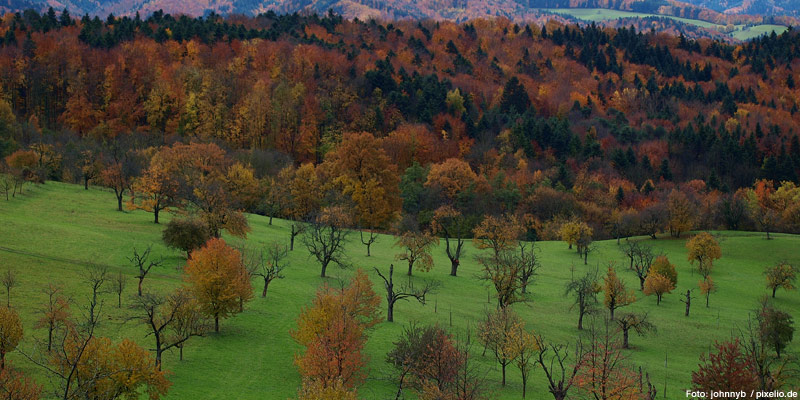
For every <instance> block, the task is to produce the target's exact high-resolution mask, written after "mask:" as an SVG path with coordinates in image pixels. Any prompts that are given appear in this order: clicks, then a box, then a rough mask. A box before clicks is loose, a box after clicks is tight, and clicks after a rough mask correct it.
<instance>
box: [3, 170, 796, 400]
mask: <svg viewBox="0 0 800 400" xmlns="http://www.w3.org/2000/svg"><path fill="white" fill-rule="evenodd" d="M115 206H116V203H115V199H114V196H113V194H112V193H111V192H109V191H106V190H103V189H99V188H91V189H90V190H88V191H84V190H83V188H82V187H81V186H78V185H68V184H61V183H52V182H48V183H47V184H45V185H41V186H27V187H26V192H25V194H23V195H21V196H18V197H16V198H13V199H11V201H5V200H0V221H2V223H0V238H2V239H0V247H2V249H0V272H1V271H3V270H4V269H5V268H9V267H10V268H12V269H13V270H15V271H16V273H17V275H18V279H19V280H20V281H21V282H20V286H19V287H18V288H16V289H15V290H14V291H13V292H12V305H13V306H15V307H16V308H17V309H18V310H20V312H21V314H22V317H23V322H24V325H25V334H26V336H28V337H31V336H34V337H43V335H44V334H45V332H43V331H42V330H36V329H34V328H33V325H34V321H35V319H36V318H37V313H38V311H37V310H39V307H40V305H41V304H42V302H43V301H44V294H43V293H42V292H41V288H42V287H44V286H45V285H46V284H47V283H48V282H57V283H60V284H62V285H64V287H65V289H66V291H67V293H69V294H70V295H71V297H72V298H73V300H74V301H75V303H76V305H75V306H73V308H74V309H78V306H79V305H82V304H85V303H86V299H87V296H88V294H89V292H88V288H87V286H86V285H85V284H83V283H82V279H81V275H80V273H81V271H82V269H83V267H82V266H81V265H82V264H85V262H87V261H91V262H94V263H103V264H108V265H110V266H111V267H112V271H113V272H116V271H122V272H124V273H125V274H128V275H129V276H131V280H130V283H129V285H128V289H127V294H128V295H132V294H133V293H134V292H135V280H134V278H133V272H134V271H133V269H132V268H131V267H130V266H129V263H128V261H127V260H126V257H127V256H129V255H130V254H131V252H132V248H133V247H134V246H136V247H138V248H143V247H145V246H146V245H148V244H152V245H153V251H154V253H155V254H156V255H163V256H164V257H165V259H166V260H167V262H166V264H167V265H166V267H164V268H162V269H161V270H158V271H155V272H154V274H153V276H152V277H148V279H147V280H146V281H145V287H146V288H149V289H153V290H168V289H169V288H173V287H175V286H177V285H180V284H181V278H180V271H179V268H180V267H181V266H182V265H183V263H184V261H185V260H184V259H183V257H182V255H181V254H179V252H177V251H172V250H170V249H167V248H165V247H164V246H163V245H162V244H161V240H160V237H161V229H162V228H163V226H162V225H155V224H153V223H152V215H150V214H146V213H144V212H141V211H136V212H117V211H115ZM165 220H168V216H167V218H165ZM267 221H268V220H267V218H264V217H260V216H250V224H251V226H252V228H253V231H252V233H251V234H250V235H249V237H248V245H251V246H255V245H260V244H264V243H268V242H272V241H281V242H287V241H288V230H287V223H286V222H285V221H282V220H275V222H274V224H273V225H268V223H267ZM719 234H720V235H722V243H721V245H722V251H723V257H722V259H720V260H719V261H718V262H717V263H716V264H715V267H714V268H715V269H714V273H713V276H714V280H715V281H716V282H717V284H718V286H719V292H718V293H716V294H714V295H712V297H711V307H710V308H706V307H705V306H704V305H703V304H702V303H703V302H702V300H701V299H699V298H698V299H696V300H695V301H694V303H693V304H694V305H693V307H692V311H691V316H690V317H688V318H687V317H684V314H683V311H684V305H683V303H681V302H679V301H678V298H679V295H678V293H680V292H684V293H685V292H686V290H687V289H695V288H696V286H697V282H698V276H697V275H696V274H695V275H693V274H692V272H691V268H690V265H689V263H688V262H687V261H686V250H685V247H684V244H685V240H684V239H681V240H673V239H667V238H659V239H658V240H647V243H648V244H651V245H652V246H654V248H655V249H656V250H657V251H659V252H663V253H665V254H666V255H668V256H669V258H670V260H671V261H672V262H673V263H674V264H676V266H677V269H678V272H679V277H678V288H677V290H675V292H674V293H673V294H670V295H666V296H665V298H664V301H663V302H662V304H661V305H660V306H656V299H655V298H654V297H645V296H642V294H641V292H639V291H638V279H636V277H635V275H634V274H633V273H632V272H629V271H627V270H626V269H625V268H624V265H626V264H625V261H624V260H623V257H622V255H621V254H620V253H619V250H618V247H617V244H616V242H615V241H603V242H598V243H597V251H596V252H593V253H592V254H590V256H589V263H590V264H591V265H590V266H584V265H583V263H582V262H581V260H580V259H579V258H578V257H577V256H576V255H575V253H574V251H572V250H568V249H567V246H566V244H564V243H563V242H541V243H539V244H538V246H539V247H540V256H541V260H542V268H541V270H540V275H539V276H538V278H537V279H536V282H535V284H534V285H533V286H532V291H533V293H534V294H533V298H532V301H531V302H530V303H528V304H521V305H516V306H514V307H515V309H516V311H517V312H518V313H519V314H520V315H521V316H522V317H523V318H524V320H525V321H527V323H528V327H529V328H530V329H533V330H535V331H537V332H538V333H540V334H542V335H544V336H545V337H546V338H547V339H548V340H551V341H556V342H567V341H570V340H572V339H574V338H575V337H576V336H577V335H578V334H579V331H578V330H577V329H576V323H577V315H576V313H575V312H574V311H571V310H570V306H571V301H570V299H569V298H566V297H565V296H564V285H565V283H566V282H567V280H568V279H569V277H570V273H571V272H570V268H571V266H573V265H574V266H575V271H576V273H578V274H580V273H583V272H584V271H586V270H587V269H589V268H594V267H595V266H596V265H599V267H600V269H601V270H604V268H605V267H604V266H605V265H606V264H607V263H608V262H609V261H616V262H617V264H618V265H619V268H618V273H619V275H620V276H622V277H623V278H624V279H625V280H626V282H627V284H628V287H629V288H632V289H636V292H637V297H638V298H639V300H638V301H637V302H636V303H635V304H634V305H632V306H630V307H628V308H629V309H630V310H631V311H647V312H648V313H649V315H650V317H651V318H652V320H653V322H654V323H655V325H656V326H657V328H658V331H657V333H656V334H652V335H650V336H648V337H645V338H641V337H638V336H635V335H634V336H632V338H631V344H632V346H633V347H634V348H633V349H632V350H628V351H626V352H625V354H626V355H627V356H628V357H629V359H630V362H631V363H633V364H634V365H637V366H642V367H643V368H644V369H645V370H646V371H648V372H649V373H650V375H651V377H652V378H653V381H654V382H655V383H656V384H657V386H658V387H659V398H661V397H662V395H663V388H664V385H665V384H666V385H667V396H666V398H670V399H677V398H684V397H683V390H684V389H686V388H687V387H688V385H689V384H690V379H691V372H692V370H694V369H696V367H697V364H698V359H699V356H700V354H701V353H703V352H705V351H708V349H709V348H710V347H711V346H712V344H713V343H714V341H715V340H724V339H727V338H730V337H731V335H732V334H735V333H736V332H737V331H738V328H740V327H742V326H743V324H745V323H746V321H747V319H748V314H749V313H750V312H751V310H753V309H754V308H755V307H757V303H758V299H759V297H760V296H762V295H765V294H767V289H766V288H765V285H764V283H765V281H764V277H763V275H762V271H763V268H764V266H766V265H770V264H773V263H775V262H777V261H779V260H786V261H789V262H791V263H794V264H795V265H798V264H800V253H798V251H797V250H798V249H800V236H793V235H782V234H776V235H774V237H775V239H774V240H770V241H767V240H765V239H764V236H763V235H762V234H759V233H747V232H720V233H719ZM353 239H354V240H353V241H352V242H351V243H350V244H349V246H348V249H349V254H350V255H351V256H352V261H353V262H354V264H356V265H357V266H360V267H361V268H364V269H366V270H367V271H369V273H370V275H371V276H372V277H373V282H374V283H376V287H375V290H376V291H377V292H378V293H379V294H381V295H382V293H381V290H382V289H383V288H382V286H377V283H378V281H377V279H376V278H377V277H376V276H375V274H374V272H372V268H373V267H379V268H382V269H386V268H388V266H389V264H390V263H393V262H396V261H394V254H395V253H396V252H397V249H395V248H393V247H392V244H393V240H392V238H390V237H387V236H382V237H381V238H380V239H379V241H378V243H377V244H376V245H375V246H374V247H373V250H372V254H373V256H372V257H369V258H368V257H366V256H365V250H364V246H362V245H361V244H360V243H358V240H357V238H355V237H353ZM640 239H641V238H640ZM642 240H644V239H642ZM9 250H12V251H9ZM477 252H478V251H477V250H475V249H473V248H472V247H470V248H469V254H468V256H467V257H465V258H464V261H463V262H462V267H461V269H460V270H459V277H457V278H453V277H450V276H448V272H449V264H448V263H447V259H446V258H445V256H444V254H443V250H442V248H441V246H440V248H438V249H437V250H436V252H435V255H436V258H435V261H436V266H435V267H434V269H433V270H432V271H431V272H428V273H416V274H415V275H416V276H415V278H414V279H422V278H425V279H433V280H437V281H440V282H441V283H442V287H441V289H440V290H439V292H438V294H436V295H434V296H432V297H431V298H430V299H429V302H428V304H427V305H426V306H422V305H420V304H417V303H411V302H408V303H399V304H398V305H397V307H396V310H395V319H396V322H395V323H382V324H379V325H378V326H377V327H376V329H375V330H374V331H372V332H370V339H369V341H368V344H367V348H366V352H367V354H368V355H369V356H370V361H369V368H370V373H369V378H368V380H367V382H366V383H365V384H364V386H363V387H362V388H361V389H360V391H359V394H360V397H361V398H365V399H385V398H394V391H395V389H394V386H393V383H392V382H391V379H390V377H391V374H392V370H391V368H389V367H388V365H387V364H386V362H385V355H386V353H387V351H389V349H390V348H391V346H392V342H393V341H395V340H396V339H397V338H398V336H399V334H400V332H401V331H402V329H403V327H405V326H407V324H408V323H410V322H412V321H415V322H418V323H422V324H434V323H438V324H440V325H442V326H444V327H446V328H448V329H449V330H450V331H451V332H453V333H454V334H456V335H463V333H464V332H465V330H466V328H467V327H469V328H471V329H474V328H475V326H476V324H477V321H480V320H481V319H482V318H483V315H484V312H485V310H487V309H492V308H493V307H494V303H487V300H486V299H487V293H488V289H487V288H486V287H485V286H484V285H483V284H482V283H481V282H480V281H479V280H477V279H476V278H475V276H476V274H477V273H478V264H477V262H475V261H474V258H473V257H474V256H475V255H476V254H477ZM290 261H291V266H290V268H289V269H288V270H287V273H286V279H283V280H279V281H276V282H274V283H273V284H272V285H271V286H270V292H269V294H268V295H267V297H266V298H265V299H262V298H260V297H259V294H260V290H259V287H258V282H256V281H254V291H255V292H256V293H257V294H256V297H255V298H254V299H253V300H252V301H251V302H250V303H248V304H247V305H246V306H245V308H246V309H245V312H244V313H242V314H240V315H238V316H235V317H233V318H231V319H229V320H224V321H222V322H221V332H220V333H219V334H210V335H208V336H207V337H204V338H198V339H192V340H191V341H190V343H189V344H188V346H187V348H186V351H185V361H183V362H180V361H179V360H178V357H177V354H174V353H173V354H167V355H166V357H165V359H164V367H165V368H166V369H167V370H170V371H171V375H170V379H171V381H172V382H173V383H174V384H173V386H172V388H171V390H170V392H169V395H168V396H167V398H168V399H187V400H188V399H226V400H228V399H237V400H238V399H287V398H290V397H292V396H294V395H295V394H296V390H297V387H298V385H299V384H300V376H299V374H298V372H297V369H296V367H295V366H294V364H293V356H294V354H295V353H296V352H297V351H298V350H299V346H298V345H296V344H295V343H294V342H293V341H292V339H291V338H290V336H289V330H290V329H292V328H293V327H294V326H295V319H296V317H297V315H298V313H299V312H300V309H301V307H303V306H304V305H306V304H308V302H309V301H310V300H311V298H312V297H313V295H314V292H315V289H316V287H317V286H318V285H320V284H321V283H322V282H323V280H322V279H321V278H319V276H318V275H319V267H318V265H317V264H316V263H314V262H313V261H312V260H311V259H310V258H309V257H308V254H307V252H306V251H305V249H304V248H303V247H302V245H298V246H297V247H296V248H295V251H294V252H293V253H291V255H290ZM330 272H331V275H332V276H334V277H333V278H328V280H327V281H328V282H333V281H334V280H335V279H336V278H347V277H349V276H351V275H352V271H351V270H339V269H335V268H334V269H331V270H330ZM2 295H3V296H4V293H2ZM115 296H116V295H115V294H111V293H109V294H105V295H104V301H105V305H104V307H103V313H104V316H105V318H104V320H103V321H104V322H103V324H102V326H101V332H100V334H101V335H104V336H108V337H111V338H113V339H114V340H119V339H120V338H123V337H131V338H133V339H134V340H136V341H138V342H140V343H141V344H143V345H144V346H147V347H148V348H149V346H150V340H151V338H149V337H145V333H146V331H145V329H144V328H143V327H142V326H139V325H137V324H136V323H133V322H130V321H127V322H126V317H128V316H129V315H130V314H131V312H132V311H131V310H129V309H127V308H125V307H124V306H123V308H122V309H117V307H116V297H115ZM775 304H776V306H777V307H779V308H781V309H783V310H786V311H789V312H790V313H792V314H794V316H795V318H797V317H798V311H799V310H800V293H798V292H797V291H794V292H786V291H783V290H780V291H779V292H778V298H777V300H776V301H775ZM384 306H385V305H384ZM451 319H452V324H453V325H452V326H450V321H451ZM796 336H797V335H796ZM21 347H22V348H23V349H26V350H30V347H31V342H30V340H27V341H24V342H23V343H22V344H21ZM473 350H474V353H475V355H476V356H477V359H478V361H479V364H480V367H481V368H483V371H485V372H486V374H487V375H486V377H487V379H488V384H487V390H488V393H490V396H489V397H490V398H491V399H519V398H520V397H521V396H520V392H521V379H520V377H519V374H518V371H516V369H514V368H511V367H509V372H508V377H509V382H508V385H507V386H506V387H505V388H501V387H500V383H499V382H500V371H499V368H498V367H497V366H496V364H495V363H494V362H493V360H492V359H491V358H489V355H488V354H487V356H485V357H484V356H481V354H480V353H481V348H480V347H478V346H476V347H475V348H474V349H473ZM790 350H791V351H793V352H798V351H800V339H798V338H796V340H795V341H794V342H793V343H792V344H791V346H790ZM665 356H668V362H667V365H666V366H665ZM10 358H11V359H12V361H13V362H14V363H15V365H17V366H18V367H21V368H22V369H23V370H24V371H26V372H28V373H30V374H32V375H33V376H34V377H35V378H36V379H37V380H38V381H39V382H41V383H44V384H47V382H48V381H47V376H46V375H45V373H44V372H43V371H41V370H39V369H37V368H35V367H34V366H33V365H32V364H30V363H29V362H27V361H26V360H25V359H24V358H23V357H22V356H21V355H19V354H18V353H16V352H15V353H12V354H10ZM528 393H529V396H530V397H529V398H532V399H547V398H551V397H550V395H549V394H548V393H547V392H546V386H545V383H544V377H543V374H542V372H541V370H540V369H537V370H536V371H535V374H534V377H533V379H532V382H531V384H530V386H529V392H528Z"/></svg>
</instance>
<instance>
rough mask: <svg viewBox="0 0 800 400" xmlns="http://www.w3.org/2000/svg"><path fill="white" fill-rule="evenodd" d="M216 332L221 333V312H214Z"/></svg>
mask: <svg viewBox="0 0 800 400" xmlns="http://www.w3.org/2000/svg"><path fill="white" fill-rule="evenodd" d="M214 332H217V333H219V313H217V314H214Z"/></svg>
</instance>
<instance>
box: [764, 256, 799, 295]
mask: <svg viewBox="0 0 800 400" xmlns="http://www.w3.org/2000/svg"><path fill="white" fill-rule="evenodd" d="M764 275H766V276H767V288H769V289H772V298H775V292H777V291H778V288H783V289H786V290H794V289H795V286H794V281H795V280H797V270H796V269H795V268H794V266H792V265H791V264H789V263H787V262H779V263H778V264H776V265H774V266H772V267H767V269H766V270H765V271H764Z"/></svg>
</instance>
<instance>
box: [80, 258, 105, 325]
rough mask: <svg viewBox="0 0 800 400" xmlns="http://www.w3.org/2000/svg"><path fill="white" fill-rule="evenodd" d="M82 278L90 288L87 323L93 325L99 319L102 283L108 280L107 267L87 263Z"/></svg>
mask: <svg viewBox="0 0 800 400" xmlns="http://www.w3.org/2000/svg"><path fill="white" fill-rule="evenodd" d="M83 280H84V282H86V283H87V284H88V285H89V287H90V288H91V290H92V297H91V298H90V300H89V307H88V308H89V309H88V313H87V315H88V317H89V320H88V321H87V325H89V326H94V325H96V324H97V323H98V321H99V320H100V311H101V309H102V306H103V304H102V302H101V300H100V297H99V296H100V294H101V293H103V292H104V290H103V285H105V283H106V281H107V280H108V267H107V266H105V265H89V266H87V267H86V269H85V270H84V271H83Z"/></svg>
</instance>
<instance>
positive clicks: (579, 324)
mask: <svg viewBox="0 0 800 400" xmlns="http://www.w3.org/2000/svg"><path fill="white" fill-rule="evenodd" d="M578 330H579V331H582V330H583V311H581V312H579V313H578Z"/></svg>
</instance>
